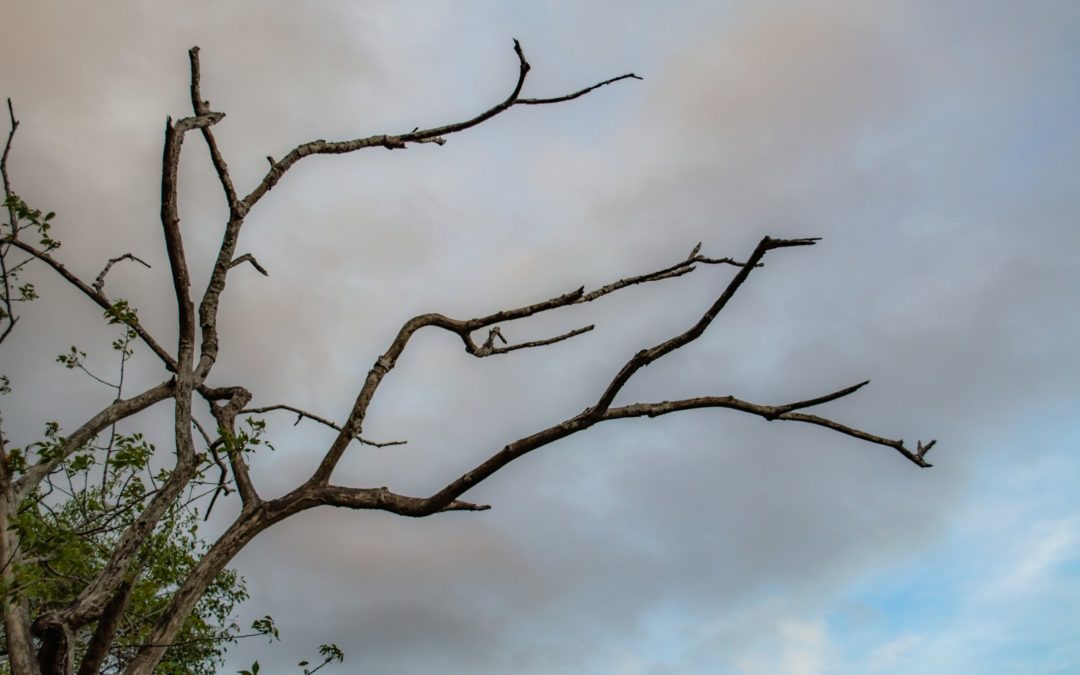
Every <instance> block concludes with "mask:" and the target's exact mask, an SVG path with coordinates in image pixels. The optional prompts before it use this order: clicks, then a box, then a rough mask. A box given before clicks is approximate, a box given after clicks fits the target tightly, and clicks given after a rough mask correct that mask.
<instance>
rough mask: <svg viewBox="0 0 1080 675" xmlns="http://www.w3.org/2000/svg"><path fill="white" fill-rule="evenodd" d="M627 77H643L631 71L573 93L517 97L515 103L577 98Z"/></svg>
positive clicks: (538, 103)
mask: <svg viewBox="0 0 1080 675" xmlns="http://www.w3.org/2000/svg"><path fill="white" fill-rule="evenodd" d="M627 79H634V80H643V79H645V78H643V77H640V76H638V75H635V74H633V73H627V74H625V75H619V76H618V77H613V78H611V79H610V80H604V81H603V82H597V83H596V84H594V85H592V86H591V87H585V88H584V89H579V90H577V91H575V92H574V93H572V94H566V95H565V96H556V97H554V98H522V99H518V101H517V102H516V103H517V105H546V104H548V103H562V102H564V101H573V100H574V99H575V98H578V97H579V96H584V95H585V94H588V93H589V92H590V91H593V90H594V89H599V88H600V87H604V86H607V85H609V84H614V83H615V82H618V81H619V80H627Z"/></svg>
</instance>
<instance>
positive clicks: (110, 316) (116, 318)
mask: <svg viewBox="0 0 1080 675" xmlns="http://www.w3.org/2000/svg"><path fill="white" fill-rule="evenodd" d="M105 320H106V321H107V322H108V323H109V325H110V326H115V325H118V324H122V325H125V326H135V325H138V323H139V313H138V311H136V309H135V308H134V307H132V306H131V304H129V303H128V301H127V300H123V299H121V300H117V301H116V302H114V303H113V304H112V305H110V306H109V308H108V309H106V310H105ZM113 344H114V346H115V344H116V343H113Z"/></svg>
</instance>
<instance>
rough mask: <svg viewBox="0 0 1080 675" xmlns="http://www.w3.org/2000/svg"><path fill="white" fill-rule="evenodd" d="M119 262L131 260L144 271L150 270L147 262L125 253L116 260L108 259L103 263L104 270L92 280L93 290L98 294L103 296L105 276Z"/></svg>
mask: <svg viewBox="0 0 1080 675" xmlns="http://www.w3.org/2000/svg"><path fill="white" fill-rule="evenodd" d="M121 260H133V261H135V262H137V263H139V264H141V265H142V266H143V267H145V268H146V269H152V268H151V267H150V264H149V263H148V262H146V261H145V260H143V259H142V258H139V257H137V256H136V255H135V254H133V253H125V254H124V255H122V256H118V257H116V258H109V262H107V263H105V269H103V270H101V273H100V274H98V275H97V278H96V279H94V287H93V288H94V290H95V291H97V292H98V293H99V294H101V295H104V294H105V275H106V274H108V273H109V270H111V269H112V266H113V265H115V264H116V263H118V262H120V261H121Z"/></svg>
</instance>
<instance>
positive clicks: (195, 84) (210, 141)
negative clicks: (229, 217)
mask: <svg viewBox="0 0 1080 675" xmlns="http://www.w3.org/2000/svg"><path fill="white" fill-rule="evenodd" d="M188 60H189V61H190V62H191V109H192V111H193V112H194V113H195V115H196V116H198V117H205V116H207V115H210V114H213V113H212V111H211V110H210V101H206V100H204V99H203V97H202V92H201V91H200V90H199V86H200V80H201V72H200V69H199V48H198V47H192V48H191V49H189V50H188ZM221 114H222V115H224V113H221ZM202 135H203V139H204V140H205V141H206V147H207V149H208V150H209V151H210V161H212V162H213V164H214V171H216V172H217V176H218V181H219V182H220V183H221V188H222V190H223V191H224V192H225V201H226V202H227V203H228V205H229V212H230V213H233V214H235V213H236V211H237V209H238V208H239V199H238V198H237V196H236V188H234V187H233V182H232V177H231V176H230V175H229V166H228V164H226V163H225V158H224V157H223V156H222V154H221V150H220V149H218V145H217V140H215V139H214V134H213V132H212V131H211V130H210V127H209V126H205V127H203V128H202Z"/></svg>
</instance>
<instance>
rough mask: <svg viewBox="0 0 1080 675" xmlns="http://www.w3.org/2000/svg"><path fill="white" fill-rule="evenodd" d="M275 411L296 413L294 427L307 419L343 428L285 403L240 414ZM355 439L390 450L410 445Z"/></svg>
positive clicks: (246, 410)
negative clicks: (398, 446) (389, 448)
mask: <svg viewBox="0 0 1080 675" xmlns="http://www.w3.org/2000/svg"><path fill="white" fill-rule="evenodd" d="M275 410H284V411H286V412H291V413H296V422H294V423H293V426H296V425H297V424H299V423H300V420H302V419H304V418H305V417H306V418H307V419H309V420H311V421H313V422H318V423H319V424H322V425H323V426H326V427H330V428H331V429H333V430H335V431H341V426H340V425H339V424H337V423H335V422H332V421H330V420H328V419H326V418H325V417H322V416H320V415H316V414H314V413H310V412H308V411H306V410H303V409H301V408H297V407H295V406H291V405H286V404H284V403H279V404H277V405H266V406H261V407H258V408H245V409H244V410H241V411H240V414H241V415H261V414H263V413H268V412H273V411H275ZM354 438H355V439H356V440H357V441H360V443H361V444H363V445H370V446H371V447H373V448H388V447H390V446H392V445H405V444H406V443H408V441H369V440H368V439H366V438H363V437H361V436H354Z"/></svg>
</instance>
